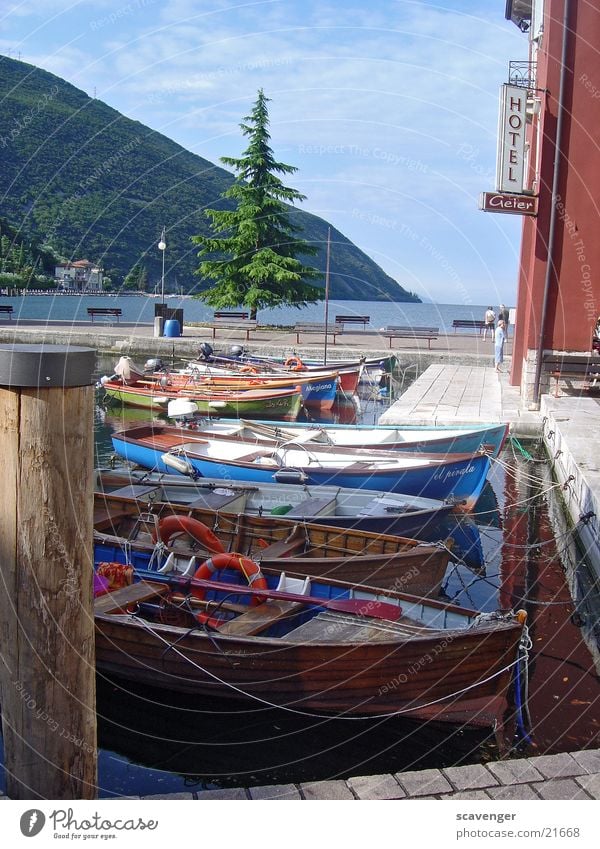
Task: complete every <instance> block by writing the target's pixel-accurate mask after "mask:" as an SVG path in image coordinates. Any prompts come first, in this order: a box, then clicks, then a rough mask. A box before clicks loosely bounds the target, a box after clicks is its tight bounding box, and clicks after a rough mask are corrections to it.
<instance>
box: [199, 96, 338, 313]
mask: <svg viewBox="0 0 600 849" xmlns="http://www.w3.org/2000/svg"><path fill="white" fill-rule="evenodd" d="M268 100H269V98H267V97H265V95H264V93H263V90H262V89H260V90H259V92H258V99H257V101H256V103H255V104H254V108H253V109H252V112H251V113H250V115H247V116H246V117H245V118H244V121H245V122H246V123H243V124H240V127H241V130H242V133H243V135H245V136H247V137H248V139H249V144H248V147H247V148H246V150H245V151H244V153H243V154H242V156H241V158H239V159H236V158H233V157H230V156H222V157H221V162H223V163H224V164H225V165H229V166H231V167H233V168H234V169H235V171H236V172H237V174H236V179H235V182H234V183H233V185H232V186H231V187H230V188H229V189H227V191H225V192H224V193H223V194H222V197H223V198H228V199H231V200H233V201H234V203H235V209H233V210H231V209H207V210H206V215H207V216H208V217H209V218H210V222H211V229H212V231H213V234H214V235H212V236H202V235H200V236H194V237H192V241H193V242H194V243H195V244H197V245H200V247H201V250H200V251H199V253H198V257H199V258H200V259H202V258H203V257H206V259H204V260H203V261H202V262H201V263H200V267H199V268H198V271H197V272H196V273H197V274H200V275H201V276H202V277H204V278H206V279H209V280H210V281H211V282H212V283H213V285H212V287H211V288H210V289H209V290H208V291H207V292H202V293H201V294H200V295H198V297H199V298H201V299H202V300H204V301H205V302H206V303H207V304H209V306H212V307H215V308H217V309H220V308H223V307H237V306H246V307H249V308H250V317H251V318H253V319H255V318H256V312H257V310H258V309H260V308H261V307H276V306H295V307H298V308H300V307H302V306H305V305H306V304H308V303H315V302H316V301H318V300H320V299H321V298H322V290H321V289H320V288H319V287H318V286H312V285H310V283H308V282H307V281H308V280H315V279H318V278H319V277H321V276H322V275H321V272H320V271H318V270H317V269H316V268H312V267H311V266H307V265H304V264H303V263H302V262H301V261H300V260H299V259H297V257H298V255H302V254H304V255H306V256H311V255H314V254H316V253H318V248H316V247H313V246H312V245H310V244H309V243H308V242H306V241H305V240H303V239H301V238H299V237H298V235H297V234H298V233H299V232H300V228H298V227H295V226H294V225H293V224H292V223H291V221H290V220H289V209H288V208H287V206H286V204H292V203H294V202H295V201H302V200H304V199H305V196H304V195H302V194H300V192H298V191H296V190H295V189H291V188H288V187H287V186H284V184H283V183H282V181H281V180H280V179H279V177H278V176H277V174H293V173H294V172H295V171H297V170H298V169H297V168H295V167H293V166H292V165H285V164H284V163H283V162H277V161H276V160H275V157H274V155H273V151H272V150H271V148H270V146H269V140H270V135H269V131H268V125H269V114H268V110H267V103H268Z"/></svg>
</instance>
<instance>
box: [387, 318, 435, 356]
mask: <svg viewBox="0 0 600 849" xmlns="http://www.w3.org/2000/svg"><path fill="white" fill-rule="evenodd" d="M377 332H378V333H379V335H380V336H385V337H386V338H387V339H389V340H390V348H391V347H392V339H427V347H428V348H429V350H431V340H432V339H437V338H438V336H439V332H440V329H439V327H402V326H399V325H394V324H390V325H389V326H388V327H383V328H382V329H381V330H379V331H377Z"/></svg>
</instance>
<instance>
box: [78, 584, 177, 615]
mask: <svg viewBox="0 0 600 849" xmlns="http://www.w3.org/2000/svg"><path fill="white" fill-rule="evenodd" d="M168 591H169V587H168V586H167V585H166V584H151V583H149V582H148V581H138V582H137V583H135V584H130V585H129V586H128V587H121V589H119V590H115V591H114V592H112V593H107V594H106V595H102V596H100V597H99V598H97V599H95V601H94V613H126V612H127V608H128V607H129V606H130V605H132V604H140V603H141V602H143V601H148V600H149V599H151V598H155V597H156V596H161V595H165V594H166V593H167V592H168Z"/></svg>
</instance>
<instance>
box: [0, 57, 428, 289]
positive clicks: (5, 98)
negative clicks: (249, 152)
mask: <svg viewBox="0 0 600 849" xmlns="http://www.w3.org/2000/svg"><path fill="white" fill-rule="evenodd" d="M0 97H1V102H2V111H1V112H0V163H1V167H0V215H1V216H2V218H3V219H4V220H5V222H8V224H9V225H10V226H11V227H12V228H13V229H14V230H15V232H16V233H17V234H18V236H19V238H20V239H23V240H27V241H28V242H31V243H34V244H36V245H40V246H42V248H48V249H51V250H52V251H54V252H55V253H56V254H58V255H62V256H64V257H67V258H69V259H72V260H75V259H89V260H91V261H92V262H97V263H101V264H102V265H103V267H104V269H105V273H106V274H108V276H109V277H110V278H111V280H112V282H113V284H115V285H120V284H121V282H122V281H123V279H124V278H125V276H126V275H127V274H128V273H129V272H130V271H131V270H132V269H133V268H134V267H135V266H136V264H139V265H138V268H139V266H140V265H141V267H142V268H144V269H145V271H147V272H148V278H149V281H150V285H152V284H154V283H156V282H157V281H158V280H160V276H161V257H160V254H159V251H158V250H157V247H156V245H157V242H158V240H159V237H160V233H161V229H162V227H163V225H166V228H167V251H166V254H165V289H166V290H167V291H168V290H175V289H177V290H179V289H183V290H184V291H186V292H190V291H193V292H194V293H196V292H199V291H201V290H202V289H206V288H208V287H209V286H210V283H209V282H208V281H205V280H201V279H200V278H199V277H198V276H197V275H195V274H194V270H195V269H196V267H197V265H198V259H197V256H196V248H195V246H194V245H193V244H192V243H191V241H190V236H192V235H195V234H197V233H207V232H208V226H207V219H206V217H205V215H204V214H203V210H204V209H205V208H207V207H217V206H218V205H219V203H220V201H219V198H220V195H221V194H222V192H223V191H224V190H225V189H226V188H227V187H228V186H229V185H230V184H231V182H232V179H233V178H232V176H231V174H229V172H227V171H225V170H224V169H222V168H219V167H217V166H216V165H214V164H213V163H212V162H209V161H208V160H206V159H202V158H201V157H200V156H196V155H195V154H193V153H190V152H189V151H187V150H185V149H184V148H183V147H181V146H180V145H178V144H176V143H175V142H173V141H171V140H170V139H168V138H166V137H165V136H163V135H161V134H160V133H157V132H154V130H151V129H150V128H149V127H146V126H144V125H143V124H141V123H139V122H138V121H132V120H130V119H129V118H126V117H125V116H124V115H121V114H120V113H119V112H117V111H116V110H115V109H111V107H110V106H107V105H106V104H105V103H102V102H101V101H99V100H94V99H92V98H90V97H88V95H87V94H85V92H83V91H80V90H79V89H77V88H75V87H74V86H72V85H70V84H69V83H67V82H65V81H64V80H62V79H61V78H60V77H56V76H54V75H53V74H49V73H47V72H46V71H42V70H40V69H39V68H35V67H33V66H32V65H28V64H26V63H25V62H18V61H16V60H14V59H9V58H7V57H0ZM293 219H294V220H295V223H296V224H297V225H298V226H300V227H301V228H302V230H303V233H302V236H303V238H304V239H306V240H307V241H309V242H311V243H313V244H315V245H318V246H319V247H320V248H321V251H320V253H319V255H317V256H315V257H311V258H310V260H309V262H310V263H311V264H313V265H315V266H317V267H318V268H320V269H322V270H323V271H324V270H325V245H326V241H327V227H328V225H327V223H326V222H325V221H324V220H323V219H321V218H317V217H316V216H314V215H310V214H309V213H306V212H303V211H300V210H294V211H293ZM320 285H324V278H323V281H321V284H320ZM330 295H331V297H332V298H337V299H343V300H351V299H353V300H372V301H382V300H390V301H401V302H402V301H404V302H405V301H413V302H416V301H419V298H418V297H417V296H416V295H413V294H412V293H410V292H407V291H406V290H405V289H403V288H402V287H401V286H400V285H399V284H398V283H396V281H395V280H393V279H392V278H391V277H389V276H388V275H387V274H385V273H384V272H383V271H382V270H381V268H379V266H378V265H377V264H376V263H375V262H373V260H371V259H370V258H369V257H368V256H366V255H365V254H364V253H363V252H362V251H361V250H360V249H359V248H357V247H356V246H355V245H354V244H353V243H352V242H350V241H349V240H348V239H347V238H346V237H345V236H343V235H342V234H341V233H339V232H338V231H336V230H335V229H333V228H332V251H331V269H330Z"/></svg>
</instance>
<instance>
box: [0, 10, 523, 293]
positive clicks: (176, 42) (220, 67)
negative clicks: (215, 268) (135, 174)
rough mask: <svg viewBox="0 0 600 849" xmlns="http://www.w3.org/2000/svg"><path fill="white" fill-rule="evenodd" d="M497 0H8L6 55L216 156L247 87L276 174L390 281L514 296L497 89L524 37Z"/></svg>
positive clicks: (228, 142) (233, 136)
mask: <svg viewBox="0 0 600 849" xmlns="http://www.w3.org/2000/svg"><path fill="white" fill-rule="evenodd" d="M504 6H505V3H504V0H494V2H490V0H466V1H465V2H460V1H458V2H450V0H439V2H425V0H372V2H368V3H367V2H364V0H363V2H359V0H345V2H341V0H330V2H318V0H298V1H297V2H296V0H256V2H242V3H236V2H233V0H229V2H228V0H212V2H202V0H161V2H157V0H131V2H120V0H116V2H109V0H85V2H79V3H78V2H74V0H71V2H67V0H23V2H15V1H14V0H8V2H6V0H5V3H4V4H3V11H2V12H0V52H2V53H5V54H9V55H11V56H13V57H14V58H19V56H20V58H22V59H23V60H24V61H27V62H30V63H32V64H35V65H38V66H39V67H41V68H44V69H46V70H48V71H52V72H53V73H56V74H58V75H59V76H62V77H64V78H65V79H66V80H68V81H69V82H71V83H73V84H74V85H76V86H77V87H79V88H81V89H83V90H84V91H86V92H87V93H88V94H90V95H93V94H94V91H95V93H96V96H97V97H98V98H99V99H101V100H104V101H105V102H106V103H108V104H109V105H111V106H113V107H114V108H116V109H118V110H120V111H121V112H123V113H124V114H125V115H127V116H129V117H130V118H134V119H137V120H139V121H142V122H143V123H145V124H147V125H149V126H150V127H152V128H153V129H155V130H158V131H160V132H162V133H164V134H165V135H167V136H169V137H170V138H172V139H174V140H175V141H177V142H179V143H180V144H181V145H183V146H184V147H186V148H188V149H189V150H192V151H194V152H195V153H198V154H199V155H201V156H203V157H206V158H207V159H210V160H211V161H213V162H218V160H219V157H220V156H222V155H233V156H236V155H239V153H240V152H241V150H242V149H243V147H244V146H245V145H244V140H243V139H242V137H241V134H240V131H239V123H240V121H241V119H242V117H243V116H244V115H246V114H248V112H249V110H250V108H251V105H252V103H253V101H254V100H255V98H256V92H257V90H258V88H260V87H262V88H264V91H265V93H266V95H267V96H268V97H269V98H271V103H270V117H271V136H272V146H273V149H274V152H275V155H276V156H277V158H279V159H280V160H282V161H284V162H286V163H288V164H290V165H294V166H296V167H297V168H298V169H299V170H298V172H297V173H296V174H294V175H293V176H291V177H290V178H289V179H288V181H287V182H288V184H289V185H291V186H293V187H294V188H296V189H298V190H299V191H301V192H303V193H304V194H305V195H306V196H307V200H306V201H305V202H304V204H303V208H304V209H306V210H307V211H309V212H313V213H315V214H317V215H320V216H322V217H323V218H326V219H327V220H329V221H330V222H331V223H332V224H333V225H334V226H335V227H337V228H338V229H339V230H340V231H341V232H342V233H344V234H345V235H346V236H348V238H350V239H352V241H354V242H355V243H356V244H357V245H358V246H359V247H360V248H362V250H364V251H365V252H366V253H367V254H369V256H371V257H373V259H374V260H375V261H376V262H377V263H379V265H380V266H381V267H382V268H383V269H384V270H385V271H386V272H387V273H388V274H390V275H391V276H392V277H393V278H394V279H396V280H398V282H399V283H401V285H403V286H404V287H405V288H408V289H410V290H412V291H414V292H416V293H417V294H418V295H420V296H421V297H424V298H426V299H430V300H434V301H437V302H441V303H465V304H470V303H475V304H482V303H488V302H489V303H492V304H497V303H499V302H504V303H513V302H514V300H515V292H516V283H517V269H518V253H519V244H520V234H521V219H520V217H519V216H509V215H494V214H490V213H484V212H480V211H479V210H478V209H477V199H478V195H479V193H480V192H481V191H483V190H489V189H493V187H494V170H495V160H496V132H497V116H498V99H499V87H500V85H501V83H503V82H505V81H506V79H507V74H508V62H509V60H512V59H525V58H527V37H526V36H524V35H523V34H521V33H520V32H519V31H518V30H517V28H516V27H515V26H514V25H513V24H510V23H509V22H507V21H505V20H504Z"/></svg>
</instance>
